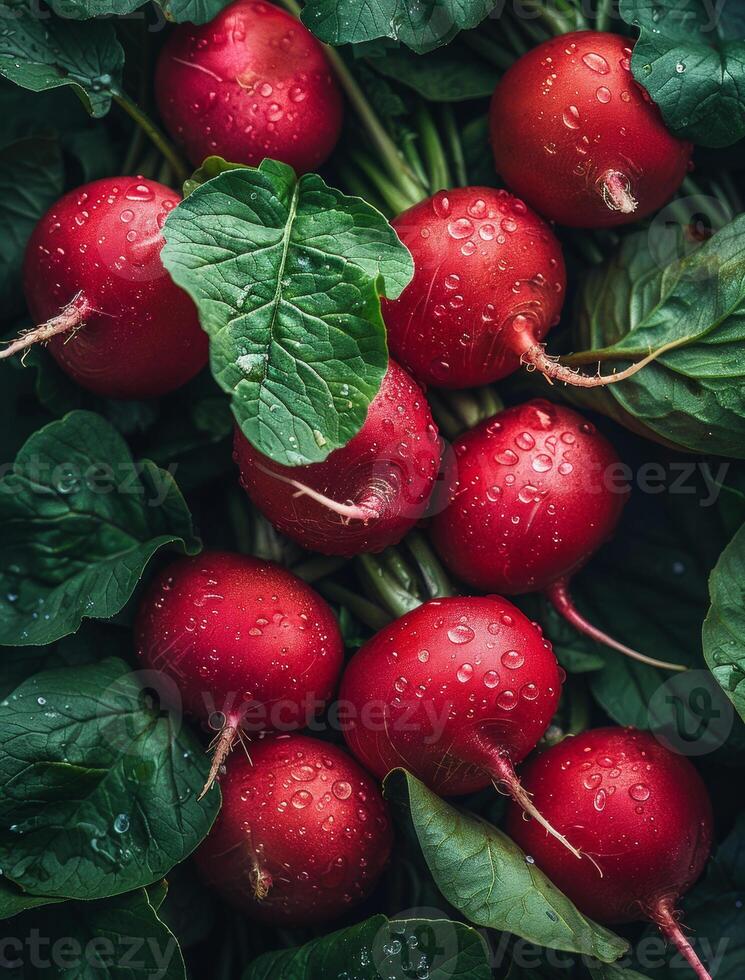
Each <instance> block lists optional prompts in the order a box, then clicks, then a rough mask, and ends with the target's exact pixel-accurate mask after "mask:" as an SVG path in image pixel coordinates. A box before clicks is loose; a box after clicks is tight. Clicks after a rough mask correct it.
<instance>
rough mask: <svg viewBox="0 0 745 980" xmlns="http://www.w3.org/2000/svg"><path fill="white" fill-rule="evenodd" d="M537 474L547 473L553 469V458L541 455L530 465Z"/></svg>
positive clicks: (544, 454)
mask: <svg viewBox="0 0 745 980" xmlns="http://www.w3.org/2000/svg"><path fill="white" fill-rule="evenodd" d="M530 465H531V466H532V467H533V469H534V470H535V471H536V473H546V472H547V471H548V470H550V469H551V467H552V466H553V463H552V462H551V457H550V456H547V455H546V453H539V454H538V455H537V456H536V457H535V459H533V460H532V461H531V464H530Z"/></svg>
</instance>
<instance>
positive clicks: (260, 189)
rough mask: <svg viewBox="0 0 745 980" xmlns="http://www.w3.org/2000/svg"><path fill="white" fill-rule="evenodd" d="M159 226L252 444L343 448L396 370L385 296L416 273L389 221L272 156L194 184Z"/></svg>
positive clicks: (268, 449)
mask: <svg viewBox="0 0 745 980" xmlns="http://www.w3.org/2000/svg"><path fill="white" fill-rule="evenodd" d="M164 231H165V237H166V246H165V248H164V249H163V252H162V256H163V261H164V263H165V265H166V267H167V268H168V270H169V272H170V273H171V275H172V276H173V278H174V280H175V281H176V282H177V283H178V285H179V286H181V287H182V288H184V289H185V290H186V291H187V292H188V293H189V295H190V296H191V297H192V298H193V299H194V301H195V302H196V304H197V306H198V308H199V312H200V318H201V322H202V326H203V327H204V329H205V330H206V331H207V333H208V334H209V336H210V346H211V364H212V372H213V374H214V376H215V379H216V380H217V382H218V383H219V384H220V386H221V387H222V388H223V389H224V390H225V391H227V392H229V393H230V394H231V395H232V407H233V413H234V415H235V417H236V419H237V420H238V423H239V425H240V427H241V429H242V431H243V432H244V434H245V435H246V437H247V438H248V440H249V441H250V442H251V443H252V444H253V445H254V446H255V447H256V448H257V449H259V450H260V451H261V452H262V453H264V454H265V455H266V456H269V457H271V458H272V459H275V460H277V461H278V462H280V463H283V464H285V465H289V466H298V465H301V464H304V463H313V462H319V461H321V460H323V459H325V458H326V457H327V456H328V454H329V453H330V452H332V451H333V450H334V449H337V448H339V447H340V446H343V445H345V444H346V443H347V442H348V441H349V440H350V439H351V438H352V436H354V435H355V434H356V433H357V432H358V431H359V429H360V427H361V425H362V423H363V422H364V420H365V417H366V415H367V409H368V406H369V405H370V402H371V401H372V399H373V398H374V397H375V395H376V393H377V391H378V388H379V387H380V383H381V381H382V379H383V376H384V374H385V371H386V368H387V362H388V358H387V351H386V342H385V328H384V326H383V320H382V317H381V313H380V295H381V292H383V293H384V294H385V295H386V296H388V297H389V298H395V297H396V296H398V295H399V294H400V293H401V291H402V290H403V288H404V287H405V286H406V284H407V283H408V281H409V279H410V278H411V275H412V273H413V266H412V260H411V256H410V255H409V252H408V251H407V249H405V248H404V246H403V245H402V244H401V243H400V242H399V240H398V238H397V237H396V234H395V232H394V231H393V229H392V228H391V226H390V225H389V224H388V222H387V221H386V220H385V218H383V216H382V215H381V214H379V213H378V212H377V211H376V210H375V209H374V208H372V207H370V205H368V204H366V203H365V202H364V201H362V200H360V199H359V198H355V197H346V196H345V195H343V194H342V193H341V192H339V191H336V190H333V189H332V188H330V187H327V186H326V184H325V183H324V182H323V181H322V180H321V178H320V177H318V176H316V175H315V174H306V175H305V176H303V177H301V178H300V179H299V180H298V179H297V178H296V177H295V174H294V172H293V171H292V170H291V169H290V167H287V166H285V165H284V164H280V163H276V162H275V161H271V160H265V161H264V162H263V163H262V165H261V167H259V168H258V169H254V168H252V167H244V168H241V169H238V170H229V171H226V172H224V173H221V174H220V175H219V176H217V177H214V178H213V179H212V180H209V181H208V182H207V183H206V184H203V185H202V186H201V187H197V188H196V190H194V191H193V192H192V193H191V194H190V195H189V197H188V198H186V200H184V201H183V202H182V203H181V204H179V205H178V207H177V208H175V209H174V211H172V212H171V214H170V216H169V218H168V220H167V222H166V225H165V229H164Z"/></svg>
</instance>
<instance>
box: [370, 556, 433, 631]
mask: <svg viewBox="0 0 745 980" xmlns="http://www.w3.org/2000/svg"><path fill="white" fill-rule="evenodd" d="M355 564H356V565H357V570H358V573H359V575H360V578H361V579H362V582H363V585H364V586H365V588H366V590H367V591H368V592H369V593H371V594H372V595H373V597H374V598H375V600H376V601H377V602H379V603H380V604H381V605H382V606H383V608H384V609H385V610H386V612H388V613H390V615H391V616H392V617H393V618H394V619H398V618H399V616H403V615H404V614H405V613H407V612H411V610H412V609H416V607H417V606H419V605H421V600H420V599H419V598H417V597H415V596H413V595H412V594H411V593H410V592H408V591H407V590H406V589H405V588H403V586H401V585H400V584H399V583H398V582H397V581H396V579H394V578H393V576H391V575H389V574H387V573H386V571H385V570H384V568H383V566H382V565H381V564H380V562H379V560H378V559H377V558H375V557H374V556H373V555H358V556H357V558H356V560H355Z"/></svg>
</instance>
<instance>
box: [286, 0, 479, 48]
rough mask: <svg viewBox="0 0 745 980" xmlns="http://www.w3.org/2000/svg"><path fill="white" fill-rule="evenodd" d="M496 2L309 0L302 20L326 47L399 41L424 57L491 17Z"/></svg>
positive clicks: (470, 0)
mask: <svg viewBox="0 0 745 980" xmlns="http://www.w3.org/2000/svg"><path fill="white" fill-rule="evenodd" d="M493 7H494V0H424V2H422V3H417V4H410V3H406V2H404V0H380V2H378V3H374V4H373V3H366V2H365V0H308V3H306V4H305V6H304V7H303V12H302V15H301V16H302V20H303V23H304V24H305V25H306V27H308V28H310V30H311V31H313V33H314V34H315V35H316V37H319V38H320V39H321V40H322V41H325V42H326V43H327V44H333V45H334V46H335V47H338V46H339V45H341V44H360V43H362V42H363V41H373V40H375V39H376V38H379V37H390V38H393V40H395V41H401V42H402V43H403V44H405V45H406V46H407V47H409V48H411V49H412V50H413V51H416V52H418V53H419V54H423V53H424V52H426V51H432V50H433V49H434V48H438V47H440V45H442V44H447V43H448V41H451V40H452V39H453V38H454V37H455V35H456V34H457V33H458V31H462V30H465V29H467V28H470V27H476V26H477V25H478V24H480V23H481V21H482V20H484V18H485V17H488V15H489V14H490V13H491V11H492V8H493Z"/></svg>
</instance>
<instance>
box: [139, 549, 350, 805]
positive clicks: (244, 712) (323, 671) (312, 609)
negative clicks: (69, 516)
mask: <svg viewBox="0 0 745 980" xmlns="http://www.w3.org/2000/svg"><path fill="white" fill-rule="evenodd" d="M135 640H136V650H137V656H138V658H139V660H140V662H141V663H142V664H143V665H144V666H146V667H148V668H150V669H152V670H158V671H162V672H163V673H164V674H166V675H167V676H168V677H169V678H171V679H172V680H173V681H174V682H175V685H176V687H177V689H178V692H179V695H180V697H181V701H182V705H183V707H184V709H185V710H186V712H187V713H188V714H189V715H191V716H192V717H193V718H195V719H197V720H199V721H201V722H202V723H203V724H204V725H205V726H208V727H210V728H211V729H212V730H213V734H214V735H215V745H214V753H213V764H212V771H211V773H210V777H209V780H208V783H207V786H206V787H205V789H207V788H209V786H210V785H211V784H212V782H213V781H214V779H215V777H216V775H217V773H218V772H219V769H220V767H221V766H222V765H223V764H224V762H225V760H226V758H227V756H228V754H229V752H230V751H231V749H232V748H233V747H234V743H235V741H236V740H242V739H244V738H245V737H248V738H250V737H251V736H252V735H254V734H256V733H257V732H261V731H264V730H267V729H270V730H279V731H291V730H293V729H297V728H301V727H302V726H303V725H305V724H307V723H308V722H309V721H310V720H312V718H313V717H314V716H315V715H316V714H317V713H318V712H319V711H320V710H321V709H322V708H323V706H324V705H325V704H326V702H327V701H328V700H329V698H330V697H331V695H332V694H333V692H334V690H335V688H336V684H337V680H338V677H339V673H340V671H341V666H342V658H343V642H342V638H341V634H340V632H339V627H338V624H337V622H336V619H335V617H334V614H333V613H332V611H331V609H330V607H329V606H328V605H327V603H326V602H325V600H324V599H322V598H321V596H319V595H318V594H317V593H316V592H315V591H314V590H313V589H311V588H310V586H309V585H306V583H305V582H303V581H301V580H300V579H299V578H298V577H297V576H295V575H293V574H292V572H290V571H288V570H287V569H285V568H282V567H281V566H279V565H275V564H274V563H273V562H268V561H262V560H260V559H257V558H249V557H246V556H244V555H238V554H230V553H228V552H222V551H206V552H204V553H202V554H201V555H198V556H197V557H193V558H192V557H189V558H181V559H179V560H178V561H176V562H174V563H173V564H171V565H169V566H167V567H166V568H165V569H164V570H163V571H162V572H161V573H160V574H159V575H158V576H156V578H155V579H154V580H153V582H152V583H151V584H150V586H149V587H148V589H147V590H146V592H145V594H144V596H143V598H142V600H141V602H140V606H139V610H138V613H137V621H136V624H135Z"/></svg>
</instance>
